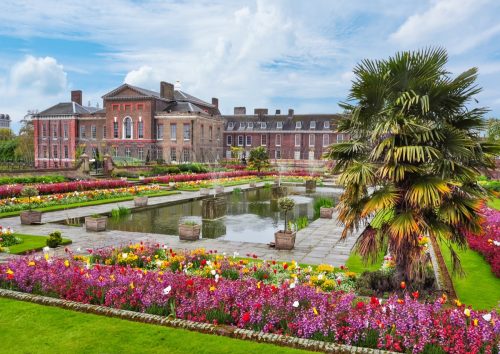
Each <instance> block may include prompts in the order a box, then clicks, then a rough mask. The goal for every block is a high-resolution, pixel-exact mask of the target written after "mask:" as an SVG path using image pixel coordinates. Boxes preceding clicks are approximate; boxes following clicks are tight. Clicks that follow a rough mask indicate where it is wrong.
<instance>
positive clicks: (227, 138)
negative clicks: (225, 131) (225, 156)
mask: <svg viewBox="0 0 500 354" xmlns="http://www.w3.org/2000/svg"><path fill="white" fill-rule="evenodd" d="M226 145H227V146H231V145H233V136H232V135H228V136H226Z"/></svg>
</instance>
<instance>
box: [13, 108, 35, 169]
mask: <svg viewBox="0 0 500 354" xmlns="http://www.w3.org/2000/svg"><path fill="white" fill-rule="evenodd" d="M14 153H15V156H16V158H17V159H18V160H21V161H33V160H34V158H35V129H34V127H33V122H32V120H31V114H29V113H28V114H27V115H26V116H25V117H24V119H23V120H22V121H21V128H20V129H19V135H18V137H17V146H16V149H15V151H14Z"/></svg>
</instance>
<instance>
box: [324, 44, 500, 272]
mask: <svg viewBox="0 0 500 354" xmlns="http://www.w3.org/2000/svg"><path fill="white" fill-rule="evenodd" d="M447 59H448V58H447V53H446V51H445V50H444V49H439V48H438V49H432V48H431V49H426V50H420V51H415V52H401V53H397V54H396V55H395V56H394V57H390V58H389V59H387V60H363V61H362V62H361V63H360V64H358V65H357V66H356V67H355V69H354V74H355V80H354V81H353V84H352V88H351V90H350V94H349V96H348V100H347V102H346V103H343V104H341V107H343V108H344V109H345V110H346V113H348V114H346V116H345V117H344V118H343V119H342V120H341V121H340V122H339V126H338V130H339V131H340V132H345V133H348V134H349V135H350V136H351V137H352V139H351V140H350V141H348V142H343V143H340V144H334V145H332V146H331V147H330V148H329V151H328V152H327V156H328V157H330V158H331V159H334V160H336V161H337V165H336V167H335V169H336V171H337V172H341V176H340V181H341V183H342V184H343V185H344V187H345V190H344V193H343V194H342V196H341V198H340V201H339V218H340V220H341V221H342V222H343V224H344V226H345V228H344V231H343V237H346V236H347V235H348V233H350V232H352V231H353V230H354V229H357V228H359V227H362V228H363V229H362V232H361V234H360V237H359V238H358V240H357V242H356V247H357V248H356V249H357V251H358V252H359V253H360V254H361V255H362V256H364V257H365V259H366V260H369V259H371V260H374V259H375V257H376V255H377V252H378V251H379V250H380V249H381V248H383V247H385V246H384V245H388V247H389V251H390V252H391V254H392V255H393V256H394V257H395V260H396V269H397V273H396V274H397V276H398V277H399V278H401V279H406V280H418V279H422V277H423V272H424V270H425V267H424V265H425V263H426V261H427V259H426V257H425V252H422V247H421V245H420V243H419V241H420V238H421V237H422V236H428V237H431V238H432V239H433V240H439V241H441V242H443V243H445V244H446V245H447V246H448V247H449V248H450V251H451V253H452V260H453V265H454V269H455V270H460V269H461V268H460V260H459V259H458V256H457V254H456V253H455V251H454V250H453V248H451V245H452V243H455V244H458V245H459V246H462V247H465V246H466V242H467V241H466V238H465V237H464V233H463V231H465V230H467V231H473V232H477V231H479V230H480V227H481V226H480V214H479V211H480V205H481V201H482V200H483V198H484V197H485V196H486V192H485V191H484V190H483V189H482V188H481V187H480V186H479V185H478V184H477V182H476V180H477V177H478V176H479V175H480V171H481V170H482V169H492V168H494V167H495V164H494V157H495V155H498V153H499V152H500V148H499V146H498V145H496V144H494V143H489V142H485V141H481V139H480V138H479V131H481V129H482V128H484V120H483V115H484V114H485V112H486V111H487V110H486V109H484V108H473V107H471V104H472V103H473V102H474V96H475V95H476V94H477V93H478V92H480V90H481V89H480V88H479V87H477V86H476V84H475V81H476V78H477V69H476V68H472V69H469V70H467V71H465V72H463V73H461V74H460V75H458V76H456V77H455V78H453V77H452V76H451V75H450V74H449V72H448V71H447V70H446V68H445V65H446V63H447Z"/></svg>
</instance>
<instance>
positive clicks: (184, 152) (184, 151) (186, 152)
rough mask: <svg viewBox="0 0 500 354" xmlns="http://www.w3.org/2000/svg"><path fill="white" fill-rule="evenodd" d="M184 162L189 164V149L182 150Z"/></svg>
mask: <svg viewBox="0 0 500 354" xmlns="http://www.w3.org/2000/svg"><path fill="white" fill-rule="evenodd" d="M182 161H183V162H189V149H182Z"/></svg>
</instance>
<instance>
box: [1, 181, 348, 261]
mask: <svg viewBox="0 0 500 354" xmlns="http://www.w3.org/2000/svg"><path fill="white" fill-rule="evenodd" d="M233 188H235V187H228V188H226V189H225V191H226V192H232V190H233ZM237 188H241V189H243V190H244V189H249V188H250V187H249V185H242V186H237ZM199 198H203V197H201V196H200V193H199V192H182V193H181V194H174V195H169V196H163V197H154V198H149V205H157V204H165V203H176V202H179V201H181V200H184V201H186V200H194V199H199ZM117 206H124V207H127V208H133V207H134V203H133V201H126V202H119V203H110V204H102V205H96V206H88V207H81V208H77V209H68V210H61V211H54V212H47V213H44V214H43V217H42V221H43V222H44V224H43V225H21V224H20V221H19V217H12V218H4V219H0V225H2V226H3V227H8V226H10V227H11V228H13V229H14V230H15V231H16V232H18V233H23V234H33V235H48V234H49V233H51V232H52V231H54V230H60V231H61V232H62V234H63V237H67V238H70V239H71V240H73V244H72V245H70V246H69V248H71V249H72V250H73V252H76V253H79V252H85V250H86V249H88V248H100V247H107V246H120V245H126V244H128V243H130V242H134V243H135V242H140V241H145V242H155V243H156V242H158V243H160V244H166V245H168V247H171V248H175V249H194V248H200V247H204V248H205V249H212V250H217V251H218V252H219V253H222V252H226V253H227V254H233V252H238V253H239V254H240V256H245V255H246V254H249V253H251V254H257V255H258V256H259V258H262V259H277V260H284V261H290V260H296V261H297V262H301V263H308V264H320V263H328V264H332V265H334V266H340V265H342V264H345V262H346V260H347V258H348V257H349V253H350V250H351V248H352V246H353V244H354V242H355V240H356V238H357V235H351V236H350V237H349V238H348V239H347V240H346V241H341V240H340V235H341V232H342V227H340V226H339V225H338V222H337V218H336V217H335V214H334V218H333V219H317V220H316V221H314V222H312V223H311V224H310V225H309V226H308V227H307V228H305V229H303V230H301V231H299V232H298V233H297V238H296V243H295V249H294V250H292V251H278V250H275V249H273V248H270V247H269V246H268V245H266V244H263V243H252V242H236V241H227V240H218V239H201V240H199V241H196V242H188V241H180V240H179V238H178V237H177V236H172V235H161V234H153V233H140V232H127V231H119V230H109V231H104V232H98V233H96V232H87V231H86V230H85V228H83V227H72V226H66V225H60V224H54V223H52V222H54V221H59V220H63V219H67V218H76V217H82V216H87V215H92V214H100V213H109V212H110V211H111V209H113V208H116V207H117ZM62 252H63V249H62V248H59V249H57V252H56V253H62ZM8 257H9V255H7V254H5V253H0V261H2V260H5V259H6V258H8Z"/></svg>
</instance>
